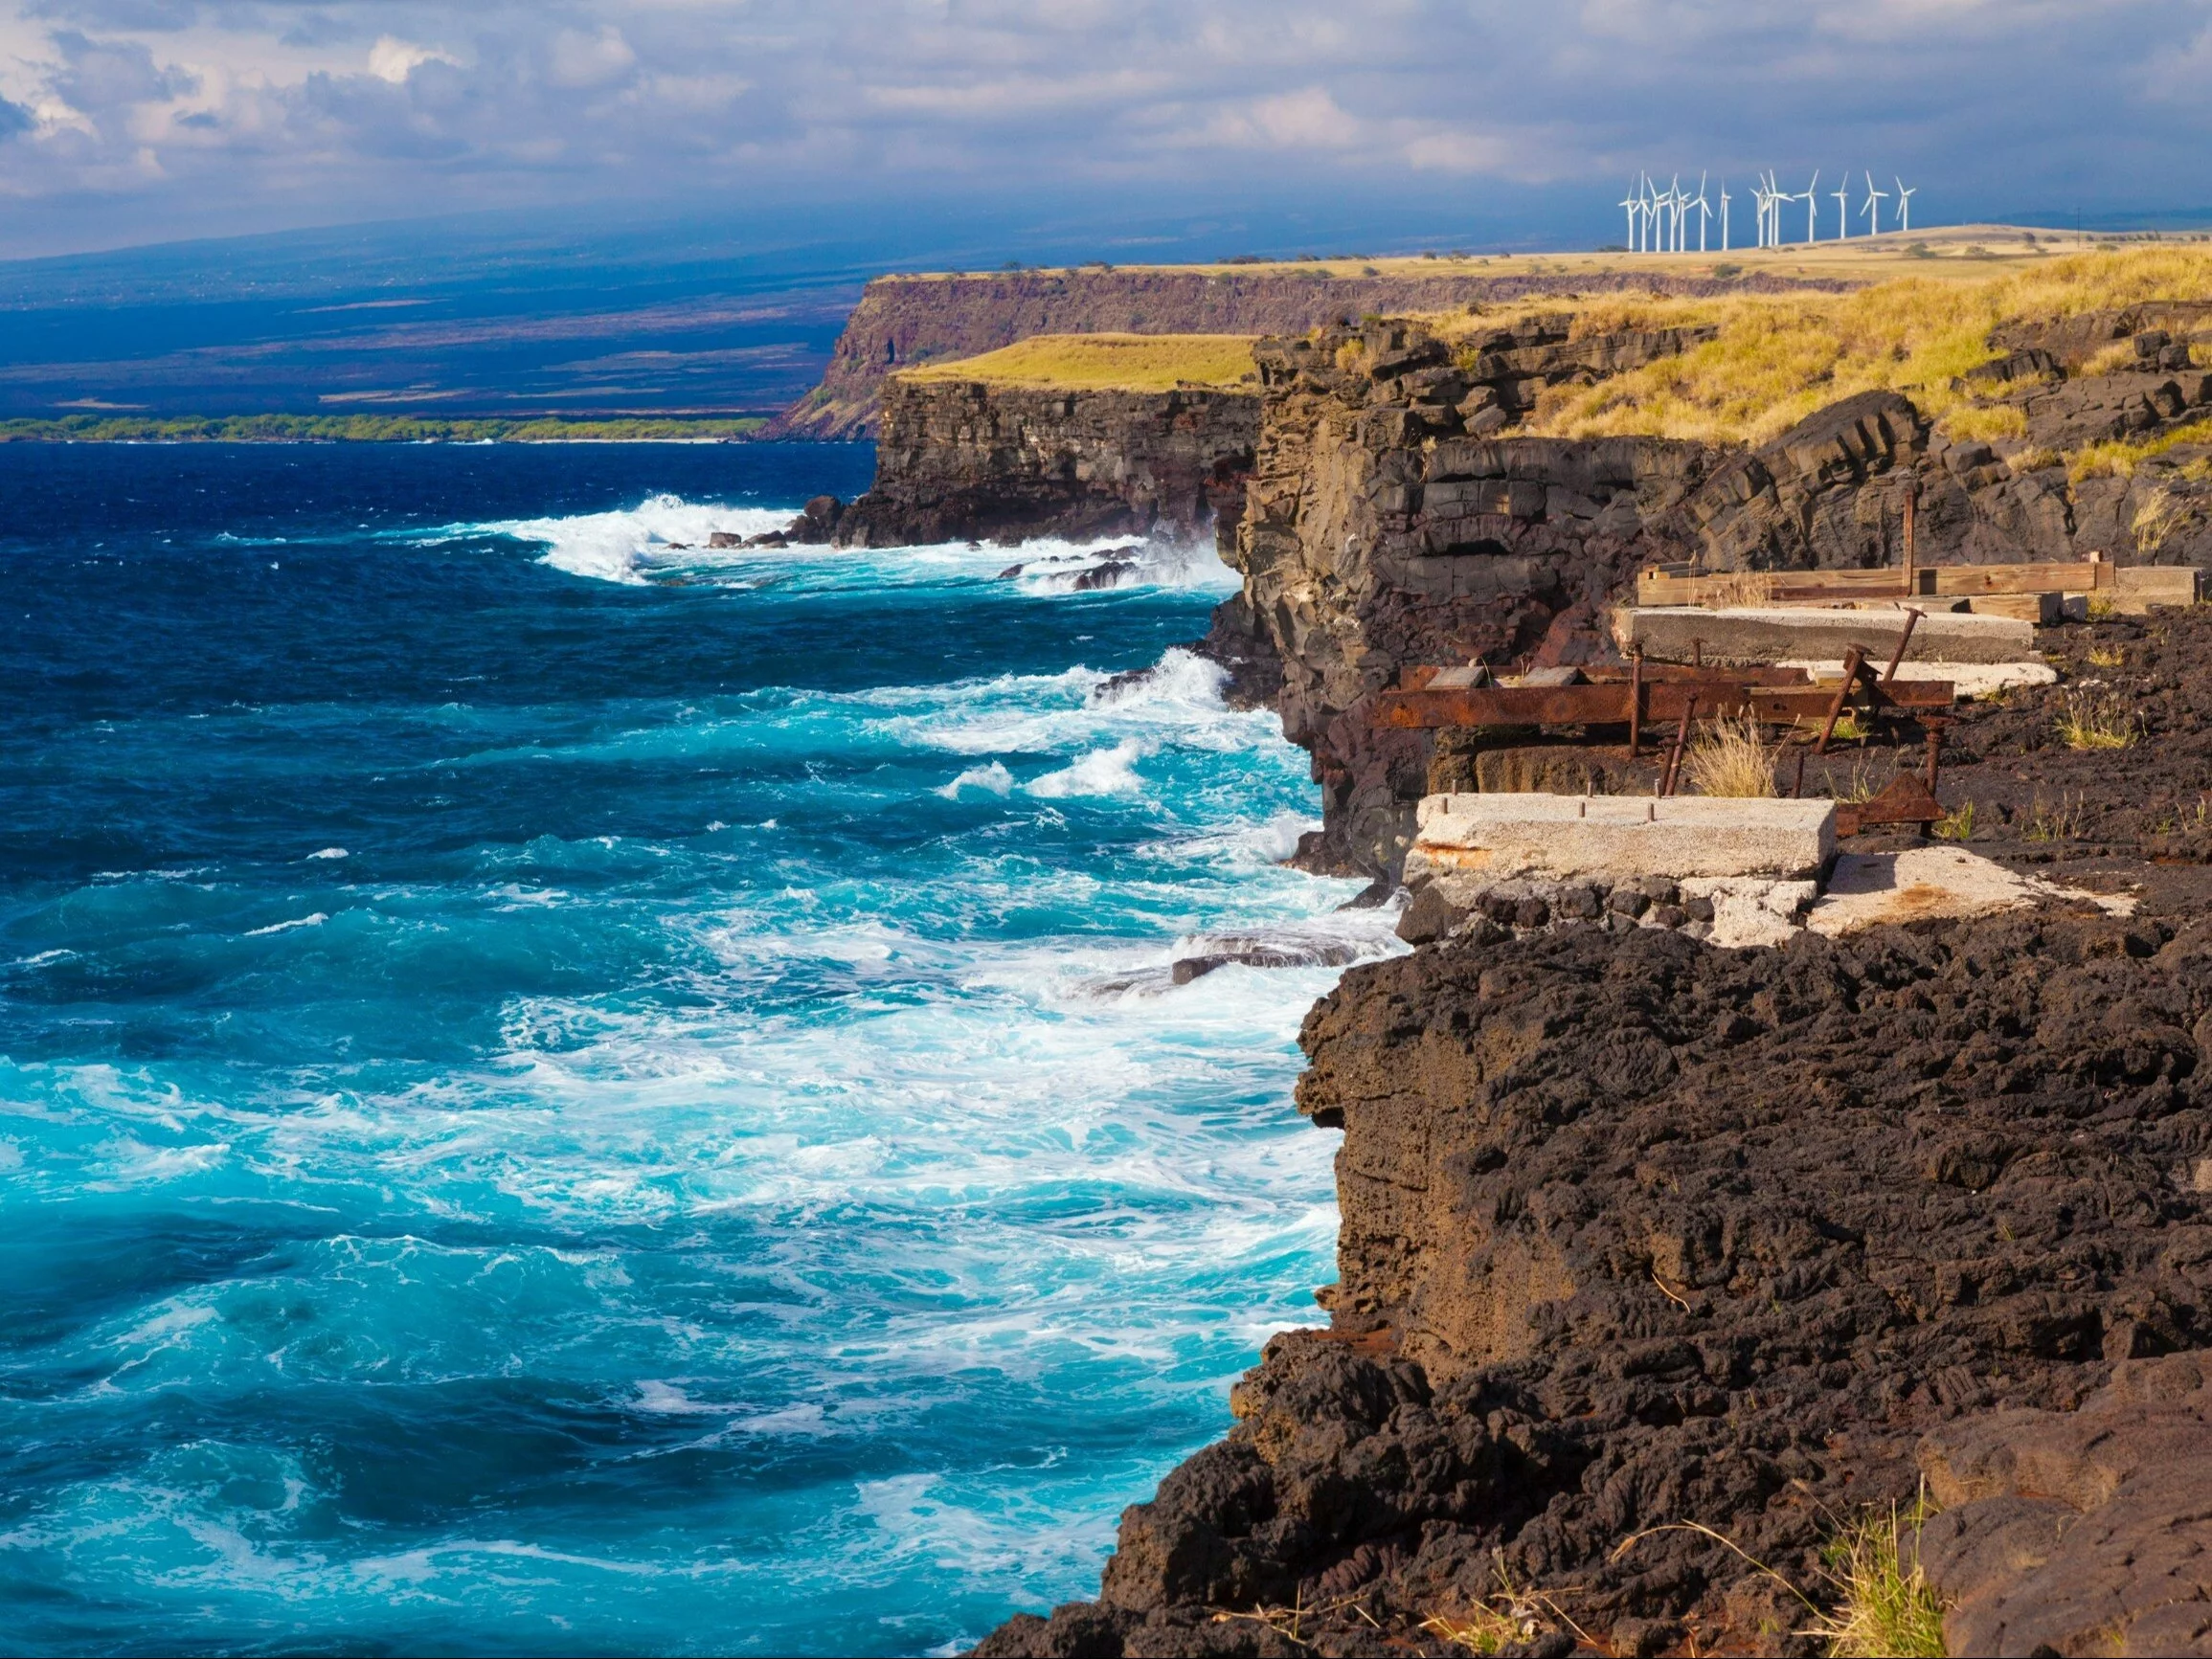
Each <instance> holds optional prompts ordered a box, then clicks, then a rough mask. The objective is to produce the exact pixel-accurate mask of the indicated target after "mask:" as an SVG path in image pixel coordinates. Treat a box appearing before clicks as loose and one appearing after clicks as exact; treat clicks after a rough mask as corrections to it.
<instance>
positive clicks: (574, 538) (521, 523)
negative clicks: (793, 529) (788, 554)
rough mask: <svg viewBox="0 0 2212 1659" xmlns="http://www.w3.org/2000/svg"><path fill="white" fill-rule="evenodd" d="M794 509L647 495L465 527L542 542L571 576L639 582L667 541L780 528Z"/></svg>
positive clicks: (701, 543)
mask: <svg viewBox="0 0 2212 1659" xmlns="http://www.w3.org/2000/svg"><path fill="white" fill-rule="evenodd" d="M796 510H797V509H795V508H793V509H783V508H776V507H733V506H722V505H719V504H714V503H711V502H706V503H702V502H688V501H686V500H684V498H683V497H681V496H674V495H657V496H648V497H647V498H646V499H645V500H644V501H643V502H641V503H639V504H638V505H636V506H635V507H632V508H630V509H628V510H627V511H620V512H605V513H578V514H576V515H574V516H572V517H568V518H552V519H509V520H502V521H498V522H495V523H491V524H485V525H477V526H470V527H467V528H471V529H475V530H477V531H479V532H486V533H490V534H495V535H507V536H512V537H514V538H515V539H516V540H517V541H525V542H542V543H545V544H546V545H547V547H548V549H549V550H548V551H547V553H546V555H545V557H544V559H543V560H542V561H541V562H542V563H545V564H548V565H551V566H553V569H555V570H557V571H566V572H568V573H569V574H570V575H572V576H590V577H593V578H596V579H597V580H598V581H602V582H643V581H644V580H645V579H646V575H645V567H646V565H647V564H648V562H649V561H651V560H652V559H654V558H655V557H656V555H658V556H662V557H666V556H669V552H670V549H671V546H672V545H680V546H682V547H685V548H687V549H688V548H698V549H704V548H705V547H706V545H707V542H708V540H709V539H710V538H711V536H712V535H713V534H714V532H715V531H716V530H722V531H726V532H728V533H730V534H733V535H737V536H753V535H759V534H761V533H762V532H764V531H767V530H779V529H781V528H783V527H784V526H785V525H787V524H789V523H790V522H791V519H792V515H793V512H795V511H796Z"/></svg>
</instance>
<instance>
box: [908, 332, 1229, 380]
mask: <svg viewBox="0 0 2212 1659" xmlns="http://www.w3.org/2000/svg"><path fill="white" fill-rule="evenodd" d="M1253 377H1254V370H1253V362H1252V338H1251V337H1250V336H1248V335H1243V334H1036V335H1032V336H1030V338H1028V339H1027V340H1017V341H1016V342H1015V343H1014V344H1013V345H1011V346H1004V347H1000V348H999V349H998V350H996V351H986V352H984V353H983V354H982V356H980V357H965V358H961V359H959V361H957V362H952V363H932V364H931V365H929V366H928V367H927V368H925V369H909V370H904V371H902V372H901V373H900V374H899V375H898V376H897V378H898V379H901V380H909V381H925V382H926V381H938V380H981V381H983V382H985V383H987V384H989V385H993V386H1033V387H1042V388H1048V389H1050V390H1053V391H1066V392H1172V391H1174V390H1175V389H1176V388H1177V387H1179V386H1199V387H1214V388H1232V387H1236V386H1239V385H1242V384H1244V383H1246V382H1248V381H1250V380H1252V379H1253Z"/></svg>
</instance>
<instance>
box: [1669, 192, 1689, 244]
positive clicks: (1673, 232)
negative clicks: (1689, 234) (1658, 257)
mask: <svg viewBox="0 0 2212 1659" xmlns="http://www.w3.org/2000/svg"><path fill="white" fill-rule="evenodd" d="M1688 206H1689V203H1688V202H1686V201H1684V200H1683V199H1682V174H1681V173H1677V174H1675V176H1674V178H1673V180H1672V181H1670V182H1669V184H1668V185H1667V236H1666V249H1667V252H1668V253H1670V254H1679V253H1681V252H1682V221H1683V220H1685V219H1686V218H1688V217H1689V214H1688V213H1686V212H1685V211H1684V210H1685V209H1686V208H1688Z"/></svg>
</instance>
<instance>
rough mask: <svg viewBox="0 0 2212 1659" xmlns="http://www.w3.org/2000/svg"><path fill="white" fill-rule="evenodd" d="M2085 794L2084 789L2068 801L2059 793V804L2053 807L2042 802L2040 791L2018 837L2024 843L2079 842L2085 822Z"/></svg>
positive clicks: (2086, 814) (2086, 798) (2086, 796)
mask: <svg viewBox="0 0 2212 1659" xmlns="http://www.w3.org/2000/svg"><path fill="white" fill-rule="evenodd" d="M2087 821H2088V792H2087V791H2086V790H2077V791H2075V792H2074V798H2073V799H2072V800H2070V801H2069V800H2068V799H2067V798H2066V792H2065V790H2063V789H2062V790H2060V791H2059V803H2058V805H2057V806H2055V807H2054V806H2052V805H2050V804H2049V803H2048V802H2047V801H2045V800H2044V799H2043V795H2042V793H2041V792H2040V791H2039V792H2038V793H2037V795H2036V797H2035V801H2034V803H2033V804H2032V805H2031V806H2030V807H2029V809H2028V820H2027V823H2026V825H2025V827H2024V828H2022V830H2021V831H2020V837H2021V839H2022V840H2023V841H2079V840H2081V839H2082V826H2083V825H2084V823H2086V822H2087Z"/></svg>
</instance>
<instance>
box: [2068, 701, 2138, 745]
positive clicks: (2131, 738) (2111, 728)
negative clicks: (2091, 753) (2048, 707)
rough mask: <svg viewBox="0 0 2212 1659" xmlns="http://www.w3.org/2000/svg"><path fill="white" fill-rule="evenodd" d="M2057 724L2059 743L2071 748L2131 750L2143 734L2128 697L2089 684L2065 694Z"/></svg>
mask: <svg viewBox="0 0 2212 1659" xmlns="http://www.w3.org/2000/svg"><path fill="white" fill-rule="evenodd" d="M2057 724H2058V734H2059V741H2060V742H2061V743H2063V744H2065V746H2066V747H2067V748H2068V749H2129V748H2133V745H2134V742H2135V739H2136V738H2137V737H2138V736H2139V735H2140V731H2139V729H2138V727H2137V725H2136V721H2135V715H2134V711H2133V709H2132V708H2130V707H2129V706H2128V700H2127V699H2126V698H2125V697H2123V696H2121V695H2120V693H2119V692H2117V691H2112V690H2105V689H2099V688H2097V687H2094V686H2088V685H2083V686H2077V687H2075V688H2074V689H2073V690H2071V691H2068V692H2067V693H2066V694H2065V701H2064V703H2063V704H2062V705H2061V707H2060V713H2059V718H2058V723H2057Z"/></svg>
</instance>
